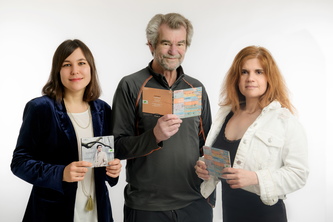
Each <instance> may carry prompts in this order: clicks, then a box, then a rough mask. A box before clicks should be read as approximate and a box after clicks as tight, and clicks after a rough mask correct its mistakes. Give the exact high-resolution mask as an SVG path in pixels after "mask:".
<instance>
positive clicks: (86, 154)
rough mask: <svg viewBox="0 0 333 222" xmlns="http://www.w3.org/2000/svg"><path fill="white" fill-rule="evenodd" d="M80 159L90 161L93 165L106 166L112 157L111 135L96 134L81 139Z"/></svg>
mask: <svg viewBox="0 0 333 222" xmlns="http://www.w3.org/2000/svg"><path fill="white" fill-rule="evenodd" d="M81 151H82V153H81V154H82V160H83V161H88V162H90V163H92V165H93V167H105V166H108V162H110V161H112V160H113V159H114V138H113V136H98V137H89V138H82V139H81Z"/></svg>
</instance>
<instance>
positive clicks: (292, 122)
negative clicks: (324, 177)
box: [256, 118, 309, 205]
mask: <svg viewBox="0 0 333 222" xmlns="http://www.w3.org/2000/svg"><path fill="white" fill-rule="evenodd" d="M282 149H283V150H282V152H281V153H282V154H281V155H282V167H280V168H278V169H276V170H272V169H262V170H258V171H256V173H257V176H258V180H259V188H260V198H261V200H262V201H263V203H265V204H266V205H273V204H275V203H276V202H277V201H278V199H282V197H284V196H285V195H286V194H288V193H291V192H294V191H296V190H298V189H300V188H302V187H303V186H304V185H305V183H306V180H307V177H308V174H309V166H308V152H307V138H306V134H305V131H304V129H303V127H302V126H301V124H300V123H299V122H298V121H297V120H296V118H290V119H289V121H288V125H287V128H286V132H285V141H284V145H283V148H282Z"/></svg>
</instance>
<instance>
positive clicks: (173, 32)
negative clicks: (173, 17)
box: [159, 24, 186, 42]
mask: <svg viewBox="0 0 333 222" xmlns="http://www.w3.org/2000/svg"><path fill="white" fill-rule="evenodd" d="M159 40H160V41H161V40H167V41H175V42H180V41H185V40H186V29H185V27H184V26H180V27H179V28H178V29H172V28H170V27H169V26H168V25H167V24H162V25H161V26H160V28H159Z"/></svg>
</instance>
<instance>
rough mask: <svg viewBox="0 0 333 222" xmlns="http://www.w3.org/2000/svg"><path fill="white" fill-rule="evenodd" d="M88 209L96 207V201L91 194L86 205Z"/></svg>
mask: <svg viewBox="0 0 333 222" xmlns="http://www.w3.org/2000/svg"><path fill="white" fill-rule="evenodd" d="M84 209H85V210H86V211H92V210H93V209H94V201H93V199H92V197H91V195H90V196H89V197H88V200H87V203H86V207H85V208H84Z"/></svg>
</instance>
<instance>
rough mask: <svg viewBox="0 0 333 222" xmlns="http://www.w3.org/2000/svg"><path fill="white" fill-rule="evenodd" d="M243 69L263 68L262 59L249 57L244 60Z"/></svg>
mask: <svg viewBox="0 0 333 222" xmlns="http://www.w3.org/2000/svg"><path fill="white" fill-rule="evenodd" d="M242 68H243V69H262V68H263V67H262V64H261V61H260V60H259V59H257V58H253V59H247V60H245V61H244V62H243V65H242Z"/></svg>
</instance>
